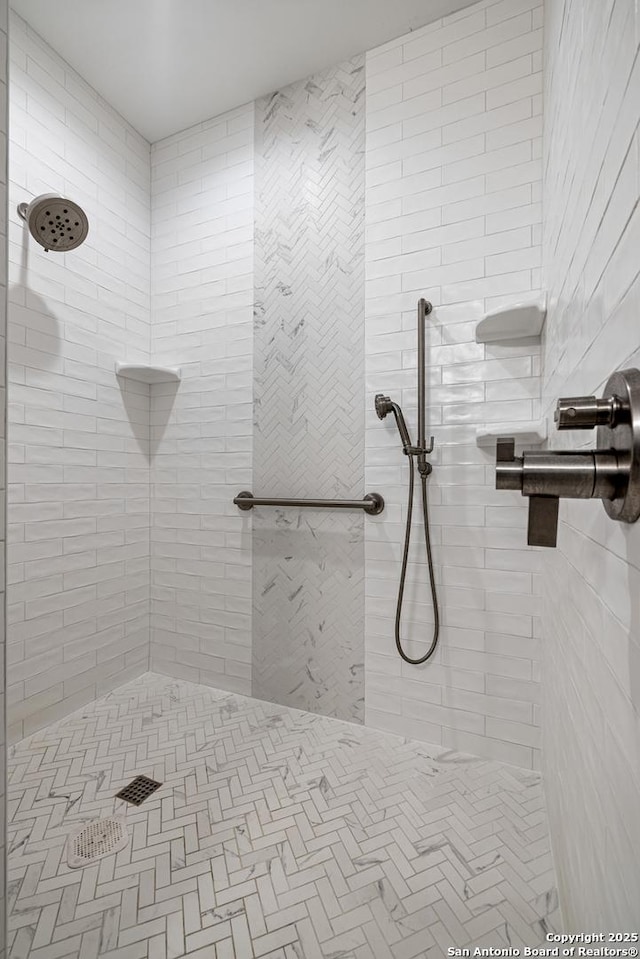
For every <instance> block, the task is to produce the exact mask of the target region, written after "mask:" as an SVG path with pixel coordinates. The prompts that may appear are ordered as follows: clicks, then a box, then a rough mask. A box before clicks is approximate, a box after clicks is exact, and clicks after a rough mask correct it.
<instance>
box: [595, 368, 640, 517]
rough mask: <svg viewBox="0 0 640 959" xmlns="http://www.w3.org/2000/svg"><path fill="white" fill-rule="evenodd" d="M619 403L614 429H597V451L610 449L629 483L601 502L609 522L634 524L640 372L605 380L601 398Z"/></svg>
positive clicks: (639, 490) (639, 475)
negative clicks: (611, 520)
mask: <svg viewBox="0 0 640 959" xmlns="http://www.w3.org/2000/svg"><path fill="white" fill-rule="evenodd" d="M612 396H615V397H617V399H618V400H619V401H620V408H619V410H618V411H617V412H616V416H615V423H614V425H613V426H599V427H598V443H597V446H598V449H599V450H613V451H614V452H615V453H616V455H617V457H618V464H619V466H620V468H621V470H620V472H621V475H623V474H626V473H627V470H628V474H627V475H628V483H626V482H625V483H624V485H622V486H621V488H620V495H619V496H617V497H616V498H615V499H606V500H603V505H604V508H605V510H606V511H607V513H608V515H609V516H610V517H611V519H617V520H618V521H620V522H623V523H635V521H636V520H637V519H640V370H636V369H630V370H619V371H618V372H617V373H614V374H613V375H612V376H610V377H609V379H608V380H607V385H606V386H605V388H604V398H605V399H606V398H609V397H612Z"/></svg>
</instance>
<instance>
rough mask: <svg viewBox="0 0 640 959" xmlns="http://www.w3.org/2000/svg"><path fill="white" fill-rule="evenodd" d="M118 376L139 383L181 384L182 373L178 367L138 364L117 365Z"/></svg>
mask: <svg viewBox="0 0 640 959" xmlns="http://www.w3.org/2000/svg"><path fill="white" fill-rule="evenodd" d="M116 376H121V377H123V378H124V379H126V380H137V381H138V383H150V384H153V383H179V382H180V380H181V371H180V368H179V367H177V366H145V365H142V364H137V363H116Z"/></svg>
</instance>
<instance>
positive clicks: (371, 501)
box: [233, 490, 384, 516]
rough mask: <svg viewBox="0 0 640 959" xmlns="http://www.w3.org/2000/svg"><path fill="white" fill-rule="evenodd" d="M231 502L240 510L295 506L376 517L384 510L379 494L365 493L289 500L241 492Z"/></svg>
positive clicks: (246, 491)
mask: <svg viewBox="0 0 640 959" xmlns="http://www.w3.org/2000/svg"><path fill="white" fill-rule="evenodd" d="M233 502H234V503H235V505H236V506H237V507H238V509H241V510H249V509H253V507H254V506H295V507H303V508H307V509H363V510H364V511H365V513H370V514H371V515H372V516H377V515H378V513H381V512H382V511H383V509H384V500H383V498H382V496H380V493H367V495H366V496H365V497H364V499H290V498H281V499H278V498H277V497H273V496H254V495H253V493H250V492H249V491H248V490H243V491H242V493H238V495H237V496H235V497H234V499H233Z"/></svg>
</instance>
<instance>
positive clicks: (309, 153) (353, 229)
mask: <svg viewBox="0 0 640 959" xmlns="http://www.w3.org/2000/svg"><path fill="white" fill-rule="evenodd" d="M364 87H365V78H364V57H363V56H357V57H354V58H353V59H352V60H349V61H347V62H345V63H341V64H338V65H337V66H335V67H332V68H331V69H329V70H325V71H324V72H323V73H320V74H317V75H316V76H314V77H310V78H308V79H306V80H302V81H300V82H299V83H294V84H292V85H291V86H289V87H286V89H284V90H280V91H279V92H277V93H274V94H273V95H272V96H269V97H263V98H262V99H260V100H258V101H257V102H256V127H255V137H256V141H255V142H256V162H255V216H256V236H255V332H254V384H255V389H254V398H255V399H254V421H255V422H254V472H253V479H254V487H255V489H256V490H257V491H259V492H260V491H261V492H262V493H264V494H267V495H273V496H302V497H324V498H326V499H335V498H339V499H344V498H347V499H349V498H351V497H361V496H362V495H363V494H364V410H363V405H362V397H363V394H364V360H363V357H364V344H363V330H364V187H365V169H364V146H365V130H364ZM363 524H364V520H363V516H362V515H361V514H360V515H357V514H355V513H346V514H345V513H344V512H341V513H336V512H331V511H326V510H325V511H322V512H317V511H314V510H291V509H288V510H284V511H283V510H279V511H276V510H256V513H255V516H254V518H253V605H254V634H255V635H254V639H255V641H254V643H253V669H252V678H253V693H254V695H256V696H260V697H261V698H262V699H269V700H271V701H272V702H279V703H284V704H286V705H287V706H295V707H297V708H300V709H307V710H310V711H311V712H319V713H322V714H324V715H325V716H335V717H337V718H339V719H350V720H355V721H357V722H362V721H363V719H364V668H363V663H364V542H363V539H364V526H363Z"/></svg>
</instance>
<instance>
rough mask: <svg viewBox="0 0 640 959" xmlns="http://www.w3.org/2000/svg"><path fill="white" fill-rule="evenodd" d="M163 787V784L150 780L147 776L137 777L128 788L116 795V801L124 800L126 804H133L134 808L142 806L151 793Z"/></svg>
mask: <svg viewBox="0 0 640 959" xmlns="http://www.w3.org/2000/svg"><path fill="white" fill-rule="evenodd" d="M161 785H162V783H157V782H156V781H155V780H154V779H148V778H147V776H136V778H135V779H133V780H132V781H131V782H130V783H129V785H128V786H125V787H124V789H121V790H120V792H119V793H116V799H124V801H125V802H130V803H133V805H134V806H140V805H141V804H142V803H143V802H144V801H145V799H148V798H149V796H150V795H151V793H154V792H155V791H156V789H160V786H161Z"/></svg>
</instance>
